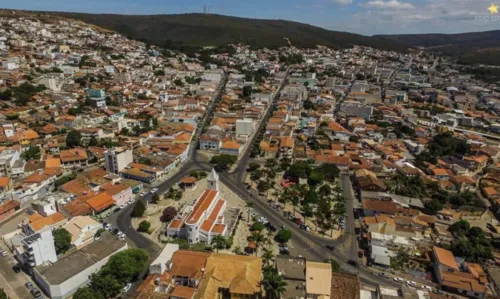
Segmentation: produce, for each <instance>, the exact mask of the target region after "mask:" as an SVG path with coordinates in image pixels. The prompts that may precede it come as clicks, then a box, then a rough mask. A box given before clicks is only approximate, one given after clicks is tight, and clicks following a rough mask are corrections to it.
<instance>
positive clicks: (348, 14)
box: [0, 0, 500, 35]
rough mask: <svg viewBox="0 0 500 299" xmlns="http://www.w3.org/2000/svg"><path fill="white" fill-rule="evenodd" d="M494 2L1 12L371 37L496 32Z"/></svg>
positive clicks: (69, 2) (154, 2)
mask: <svg viewBox="0 0 500 299" xmlns="http://www.w3.org/2000/svg"><path fill="white" fill-rule="evenodd" d="M495 1H496V2H497V3H496V4H497V5H498V6H499V7H500V0H251V1H241V0H184V1H179V0H16V1H13V0H0V8H12V9H29V10H58V11H73V12H89V13H118V14H170V13H191V12H202V11H203V6H204V5H207V6H209V7H211V10H212V12H213V13H217V14H224V15H233V16H240V17H251V18H267V19H287V20H293V21H298V22H303V23H309V24H313V25H317V26H321V27H324V28H327V29H332V30H341V31H349V32H355V33H360V34H366V35H372V34H396V33H436V32H441V33H456V32H470V31H484V30H496V29H500V17H498V20H496V19H491V16H490V13H489V11H488V7H489V6H490V5H491V4H495ZM499 9H500V8H499ZM496 16H500V14H497V15H496Z"/></svg>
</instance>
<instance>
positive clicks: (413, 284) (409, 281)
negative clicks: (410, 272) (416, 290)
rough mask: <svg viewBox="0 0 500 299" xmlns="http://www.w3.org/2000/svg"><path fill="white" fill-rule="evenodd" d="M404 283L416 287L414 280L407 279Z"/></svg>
mask: <svg viewBox="0 0 500 299" xmlns="http://www.w3.org/2000/svg"><path fill="white" fill-rule="evenodd" d="M406 285H407V286H409V287H416V286H417V283H416V282H414V281H411V280H408V281H407V282H406Z"/></svg>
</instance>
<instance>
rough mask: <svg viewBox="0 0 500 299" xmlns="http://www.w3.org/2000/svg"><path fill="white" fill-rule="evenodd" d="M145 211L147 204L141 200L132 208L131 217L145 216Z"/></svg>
mask: <svg viewBox="0 0 500 299" xmlns="http://www.w3.org/2000/svg"><path fill="white" fill-rule="evenodd" d="M144 212H146V206H145V205H144V203H143V202H142V201H141V200H139V201H138V202H137V203H136V204H135V206H134V209H133V210H132V213H131V214H130V216H131V217H134V218H140V217H142V216H144Z"/></svg>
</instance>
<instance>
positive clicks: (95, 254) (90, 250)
mask: <svg viewBox="0 0 500 299" xmlns="http://www.w3.org/2000/svg"><path fill="white" fill-rule="evenodd" d="M126 245H127V244H126V242H125V241H120V240H118V238H116V237H115V236H113V235H111V234H109V233H106V234H103V236H101V239H99V240H97V241H95V242H93V243H91V244H89V245H87V246H85V247H83V248H82V249H80V250H77V251H75V252H72V253H70V254H68V255H66V256H64V257H63V258H61V259H59V260H58V261H57V262H55V263H51V264H48V265H47V264H43V265H40V266H38V267H36V268H35V269H36V271H37V272H38V273H40V274H41V276H42V277H43V278H44V279H45V280H46V281H47V283H48V284H51V285H58V284H61V283H63V282H64V281H66V280H68V279H70V278H71V277H73V276H75V275H77V274H78V273H80V272H81V271H83V270H85V269H87V268H89V267H90V266H92V265H94V264H95V263H97V262H99V261H101V260H103V259H104V258H106V257H108V256H110V255H112V254H113V253H116V252H118V251H119V250H120V249H122V248H124V247H125V246H126Z"/></svg>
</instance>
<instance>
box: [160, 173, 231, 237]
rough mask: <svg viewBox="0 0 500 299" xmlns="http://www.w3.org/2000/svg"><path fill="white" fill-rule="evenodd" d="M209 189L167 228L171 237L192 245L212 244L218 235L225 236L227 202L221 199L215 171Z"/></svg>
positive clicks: (209, 178)
mask: <svg viewBox="0 0 500 299" xmlns="http://www.w3.org/2000/svg"><path fill="white" fill-rule="evenodd" d="M207 181H208V187H207V189H206V190H205V191H204V192H203V193H202V194H201V195H200V197H199V198H198V199H197V200H196V201H195V202H194V204H192V205H190V206H188V207H187V208H185V209H184V211H183V213H182V215H178V216H177V218H175V219H174V220H172V221H171V222H170V224H169V225H168V227H167V235H168V236H169V237H178V238H184V239H187V240H188V242H189V243H190V244H194V243H198V242H206V243H208V244H209V243H210V242H211V241H212V238H213V237H214V236H217V235H222V236H225V234H226V232H227V227H226V225H225V224H224V210H225V209H226V201H225V200H224V199H221V198H219V195H220V191H219V175H218V174H217V172H215V170H214V169H212V171H211V172H210V175H209V176H208V178H207Z"/></svg>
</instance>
